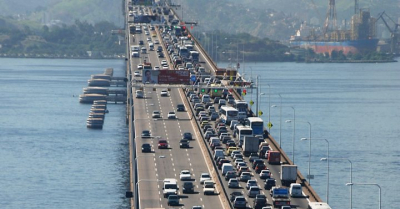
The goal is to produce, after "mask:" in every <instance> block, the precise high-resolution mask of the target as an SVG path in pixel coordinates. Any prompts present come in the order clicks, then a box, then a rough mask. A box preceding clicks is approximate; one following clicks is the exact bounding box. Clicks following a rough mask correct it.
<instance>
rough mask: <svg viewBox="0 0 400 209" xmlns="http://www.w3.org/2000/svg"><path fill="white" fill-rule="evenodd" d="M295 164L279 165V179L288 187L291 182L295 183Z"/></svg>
mask: <svg viewBox="0 0 400 209" xmlns="http://www.w3.org/2000/svg"><path fill="white" fill-rule="evenodd" d="M296 179H297V165H281V181H282V185H283V186H287V187H289V186H290V184H291V183H296Z"/></svg>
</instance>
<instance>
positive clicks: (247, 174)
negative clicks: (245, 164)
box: [239, 172, 251, 182]
mask: <svg viewBox="0 0 400 209" xmlns="http://www.w3.org/2000/svg"><path fill="white" fill-rule="evenodd" d="M250 179H251V173H250V172H243V173H242V174H240V177H239V180H240V181H244V182H247V181H248V180H250Z"/></svg>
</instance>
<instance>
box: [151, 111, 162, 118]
mask: <svg viewBox="0 0 400 209" xmlns="http://www.w3.org/2000/svg"><path fill="white" fill-rule="evenodd" d="M151 117H152V118H161V113H160V111H158V110H154V111H153V113H152V114H151Z"/></svg>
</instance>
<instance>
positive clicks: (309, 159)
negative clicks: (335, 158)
mask: <svg viewBox="0 0 400 209" xmlns="http://www.w3.org/2000/svg"><path fill="white" fill-rule="evenodd" d="M302 122H303V121H302ZM304 122H305V123H308V125H309V126H310V133H309V138H308V139H307V138H301V140H309V148H308V176H307V177H308V184H310V185H311V123H310V122H308V121H304Z"/></svg>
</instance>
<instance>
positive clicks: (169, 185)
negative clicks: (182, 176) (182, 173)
mask: <svg viewBox="0 0 400 209" xmlns="http://www.w3.org/2000/svg"><path fill="white" fill-rule="evenodd" d="M165 189H177V186H176V185H175V184H166V185H165ZM171 196H172V195H171Z"/></svg>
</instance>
